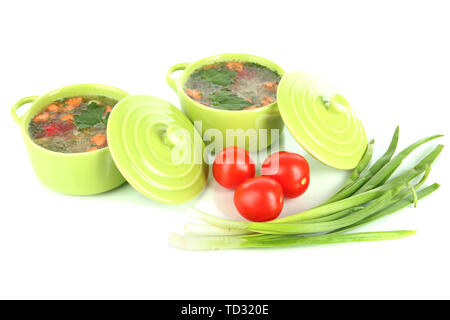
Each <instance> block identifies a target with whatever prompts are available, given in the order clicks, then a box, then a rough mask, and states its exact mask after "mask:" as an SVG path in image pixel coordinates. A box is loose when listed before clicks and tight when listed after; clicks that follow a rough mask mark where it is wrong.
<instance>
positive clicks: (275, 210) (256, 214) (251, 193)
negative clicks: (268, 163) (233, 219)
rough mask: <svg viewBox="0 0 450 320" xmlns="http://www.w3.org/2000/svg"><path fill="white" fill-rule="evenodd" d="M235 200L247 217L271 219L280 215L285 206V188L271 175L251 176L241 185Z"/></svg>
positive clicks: (262, 219) (249, 218)
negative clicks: (270, 176)
mask: <svg viewBox="0 0 450 320" xmlns="http://www.w3.org/2000/svg"><path fill="white" fill-rule="evenodd" d="M233 200H234V205H235V206H236V209H237V210H238V211H239V213H240V214H241V215H242V216H243V217H244V218H245V219H247V220H251V221H257V222H262V221H270V220H273V219H275V218H276V217H278V216H279V215H280V212H281V209H282V208H283V201H284V197H283V188H282V187H281V185H280V184H279V183H278V182H277V181H276V180H274V179H272V178H269V177H256V178H251V179H249V180H247V181H245V182H243V183H242V184H241V185H239V187H238V188H237V189H236V191H235V192H234V198H233Z"/></svg>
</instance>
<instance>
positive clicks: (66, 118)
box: [59, 114, 74, 122]
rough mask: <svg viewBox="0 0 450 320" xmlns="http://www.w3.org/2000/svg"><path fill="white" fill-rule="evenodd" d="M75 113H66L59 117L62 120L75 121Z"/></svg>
mask: <svg viewBox="0 0 450 320" xmlns="http://www.w3.org/2000/svg"><path fill="white" fill-rule="evenodd" d="M73 119H74V118H73V114H65V115H63V116H61V117H60V118H59V120H61V121H66V122H73Z"/></svg>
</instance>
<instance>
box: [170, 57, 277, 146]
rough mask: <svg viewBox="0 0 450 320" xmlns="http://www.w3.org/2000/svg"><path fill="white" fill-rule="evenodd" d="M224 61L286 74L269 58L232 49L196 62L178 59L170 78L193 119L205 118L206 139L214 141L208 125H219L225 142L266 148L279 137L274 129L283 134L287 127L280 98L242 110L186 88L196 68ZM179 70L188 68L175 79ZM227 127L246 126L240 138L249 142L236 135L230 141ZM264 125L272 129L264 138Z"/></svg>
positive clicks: (203, 121)
mask: <svg viewBox="0 0 450 320" xmlns="http://www.w3.org/2000/svg"><path fill="white" fill-rule="evenodd" d="M223 61H243V62H254V63H258V64H260V65H263V66H265V67H268V68H269V69H271V70H273V71H275V72H277V73H278V74H279V75H280V76H281V77H282V76H283V75H284V71H283V69H281V68H280V67H279V66H278V65H276V64H275V63H273V62H271V61H269V60H267V59H264V58H261V57H257V56H253V55H249V54H238V53H230V54H221V55H216V56H213V57H209V58H205V59H202V60H199V61H197V62H194V63H178V64H176V65H174V66H172V67H171V68H170V69H169V70H168V71H167V75H166V81H167V83H168V84H169V85H170V87H171V88H172V89H173V90H174V91H175V92H176V93H177V94H178V97H179V98H180V104H181V107H182V109H183V111H184V112H185V113H186V114H187V115H188V117H189V118H190V119H191V121H193V122H194V121H201V124H202V128H201V129H202V130H201V131H202V132H201V133H202V136H203V137H204V140H205V142H206V143H208V142H210V141H208V139H205V138H206V137H205V131H206V130H208V129H217V130H219V131H220V132H221V134H222V137H223V146H239V147H244V148H246V149H248V150H249V151H257V150H260V149H264V148H266V147H268V146H269V145H270V144H271V143H273V142H275V139H278V136H276V137H274V138H275V139H274V140H273V141H272V139H271V131H270V130H271V129H278V130H279V133H280V134H281V131H282V130H283V128H284V123H283V120H282V119H281V116H280V113H279V111H278V105H277V102H275V103H272V104H270V105H267V106H265V107H261V108H258V109H250V110H242V111H232V110H220V109H215V108H211V107H208V106H205V105H202V104H200V103H198V102H196V101H194V100H193V99H191V98H190V97H189V96H188V95H187V94H186V92H185V91H184V84H185V82H186V80H187V79H188V78H189V76H190V75H191V74H192V73H193V72H195V71H196V70H198V69H199V68H202V67H203V66H205V65H209V64H213V63H216V62H223ZM179 70H184V72H183V73H182V74H181V75H180V77H179V78H178V80H175V79H173V78H172V74H173V73H174V72H175V71H179ZM227 129H234V130H239V129H240V130H243V131H244V132H243V133H244V134H242V135H241V137H240V138H242V137H245V142H244V141H243V140H241V139H239V138H238V139H234V140H233V141H226V130H227ZM249 129H256V132H257V133H258V134H257V135H256V142H255V141H254V140H253V141H251V140H250V138H249V136H246V135H245V132H246V131H247V130H249ZM260 129H265V130H268V131H267V139H265V138H264V139H261V138H260V135H259V132H260ZM210 133H212V134H214V131H213V130H211V131H210ZM252 139H253V138H252ZM250 142H251V143H250Z"/></svg>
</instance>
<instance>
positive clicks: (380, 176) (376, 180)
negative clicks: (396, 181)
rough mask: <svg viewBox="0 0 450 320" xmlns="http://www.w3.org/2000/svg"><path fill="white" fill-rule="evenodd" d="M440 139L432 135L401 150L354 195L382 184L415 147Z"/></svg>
mask: <svg viewBox="0 0 450 320" xmlns="http://www.w3.org/2000/svg"><path fill="white" fill-rule="evenodd" d="M439 137H442V135H440V134H439V135H434V136H431V137H427V138H424V139H421V140H419V141H416V142H415V143H413V144H412V145H410V146H409V147H407V148H405V149H403V150H402V151H401V152H400V153H399V154H397V155H396V156H395V157H394V158H393V159H392V160H391V161H390V162H388V163H387V164H385V165H384V166H383V168H381V169H380V170H379V171H378V172H377V173H376V174H374V175H373V177H372V178H370V180H369V181H367V182H366V183H365V184H364V185H363V186H362V187H361V188H360V189H359V190H358V191H357V192H356V193H361V192H364V191H367V190H371V189H372V188H376V187H378V186H379V185H380V184H383V183H384V182H385V181H386V180H388V179H389V177H390V176H391V175H392V174H393V173H394V171H395V170H396V169H397V168H398V167H399V166H400V165H401V164H402V162H403V160H404V159H405V158H406V157H407V156H408V155H409V154H410V153H411V152H413V151H414V150H415V149H416V148H417V147H419V146H421V145H422V144H424V143H425V142H428V141H430V140H433V139H436V138H439Z"/></svg>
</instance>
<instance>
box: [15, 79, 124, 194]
mask: <svg viewBox="0 0 450 320" xmlns="http://www.w3.org/2000/svg"><path fill="white" fill-rule="evenodd" d="M126 96H128V94H127V93H126V92H125V91H123V90H120V89H118V88H114V87H111V86H107V85H100V84H79V85H71V86H67V87H63V88H60V89H57V90H54V91H52V92H49V93H47V94H44V95H42V96H30V97H25V98H23V99H21V100H19V101H18V102H17V103H16V104H15V105H14V106H13V107H12V109H11V115H12V117H13V119H14V121H15V122H16V123H17V124H18V125H19V126H20V129H21V131H22V135H23V138H24V141H25V145H26V148H27V151H28V154H29V157H30V160H31V165H32V167H33V169H34V172H35V173H36V175H37V176H38V178H39V179H40V180H41V181H42V182H43V183H44V184H45V185H47V186H48V187H49V188H51V189H53V190H55V191H58V192H62V193H66V194H72V195H91V194H97V193H102V192H105V191H109V190H112V189H114V188H116V187H118V186H120V185H121V184H123V183H124V182H125V179H124V177H123V176H122V175H121V173H120V172H119V170H118V169H117V167H116V165H115V164H114V161H113V159H112V157H111V154H110V151H109V147H108V146H107V141H106V134H104V133H102V132H103V131H105V130H106V123H107V120H108V117H109V113H110V112H111V111H112V109H113V107H114V106H113V105H112V106H111V105H110V104H114V102H118V101H120V100H122V99H123V98H125V97H126ZM108 102H111V103H109V104H108ZM29 103H31V106H30V107H29V108H28V110H26V111H25V113H23V115H21V116H19V115H18V114H17V110H18V109H19V108H20V107H22V106H24V105H26V104H29ZM52 119H53V120H54V121H52ZM60 130H71V131H70V132H69V131H68V134H69V135H70V137H71V138H73V141H70V142H71V143H72V145H73V146H71V147H69V148H68V147H67V144H65V142H66V141H64V140H63V135H62V134H60ZM89 134H90V136H89ZM32 135H33V136H32ZM80 135H81V136H82V137H80ZM67 142H69V141H67ZM46 143H47V144H48V145H46ZM52 143H54V145H52ZM56 143H59V144H58V145H57V144H56ZM77 144H78V145H77ZM58 148H62V149H58ZM63 148H64V149H63ZM67 148H68V149H67Z"/></svg>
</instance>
